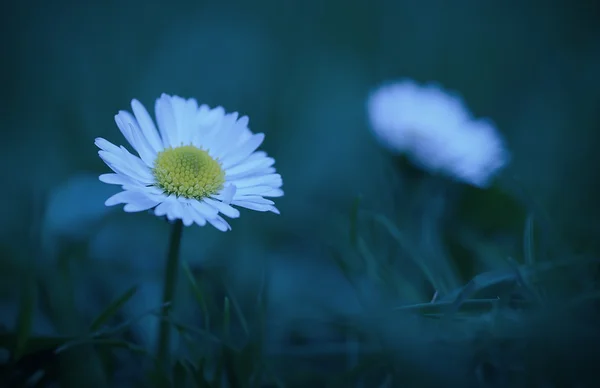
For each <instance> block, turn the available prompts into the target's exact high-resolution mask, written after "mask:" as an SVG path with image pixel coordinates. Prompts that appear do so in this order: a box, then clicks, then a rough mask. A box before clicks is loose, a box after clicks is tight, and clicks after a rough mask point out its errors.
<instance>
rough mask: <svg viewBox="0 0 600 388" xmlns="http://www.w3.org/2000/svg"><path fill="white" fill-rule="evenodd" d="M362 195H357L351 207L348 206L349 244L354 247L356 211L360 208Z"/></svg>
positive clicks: (356, 225) (356, 232)
mask: <svg viewBox="0 0 600 388" xmlns="http://www.w3.org/2000/svg"><path fill="white" fill-rule="evenodd" d="M361 200H362V197H361V196H360V195H359V196H357V197H356V198H355V199H354V201H353V202H352V207H351V208H350V230H349V233H350V245H351V246H352V247H356V239H357V236H358V211H359V209H360V202H361Z"/></svg>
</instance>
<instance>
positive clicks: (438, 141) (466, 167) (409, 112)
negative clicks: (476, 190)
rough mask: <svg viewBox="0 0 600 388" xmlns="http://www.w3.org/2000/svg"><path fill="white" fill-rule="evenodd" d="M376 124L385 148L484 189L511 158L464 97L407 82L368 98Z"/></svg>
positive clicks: (369, 110) (431, 86)
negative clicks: (473, 114) (467, 106)
mask: <svg viewBox="0 0 600 388" xmlns="http://www.w3.org/2000/svg"><path fill="white" fill-rule="evenodd" d="M367 109H368V114H369V119H370V123H371V128H372V130H373V132H374V134H375V136H376V137H377V139H378V140H379V141H380V143H382V144H383V145H384V146H385V147H387V148H389V149H391V150H392V151H394V152H397V153H405V154H406V155H407V156H408V157H409V159H411V160H412V161H413V163H415V164H416V165H418V166H420V167H421V168H423V169H425V170H428V171H430V172H440V173H443V174H446V175H449V176H452V177H454V178H455V179H458V180H462V181H464V182H466V183H469V184H472V185H475V186H479V187H484V186H486V185H488V183H489V181H490V179H491V178H492V176H493V175H495V174H496V173H497V172H498V171H499V170H500V169H501V168H502V167H504V166H505V165H506V164H507V163H508V160H509V159H510V157H509V154H508V152H507V151H506V148H505V146H504V141H503V139H502V137H501V136H500V134H499V133H498V131H497V130H496V128H494V126H493V125H492V124H491V123H490V122H488V121H485V120H477V119H474V118H473V117H472V115H471V113H470V112H469V110H468V109H467V108H466V107H465V105H464V103H463V101H462V100H461V98H460V97H458V96H457V95H455V94H450V93H448V92H446V91H444V90H442V89H441V88H440V87H438V86H437V85H433V84H429V85H425V86H420V85H418V84H416V83H415V82H413V81H410V80H404V81H400V82H398V83H392V84H388V85H385V86H382V87H380V88H379V89H377V90H375V91H374V92H373V93H371V95H370V96H369V99H368V102H367Z"/></svg>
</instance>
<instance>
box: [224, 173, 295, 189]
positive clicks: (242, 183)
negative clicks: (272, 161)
mask: <svg viewBox="0 0 600 388" xmlns="http://www.w3.org/2000/svg"><path fill="white" fill-rule="evenodd" d="M231 183H233V184H234V185H235V186H236V187H237V188H238V189H240V188H244V187H252V186H271V187H280V186H281V185H282V184H283V181H282V180H281V175H279V174H269V175H262V176H253V177H248V178H242V179H237V180H233V181H232V182H231Z"/></svg>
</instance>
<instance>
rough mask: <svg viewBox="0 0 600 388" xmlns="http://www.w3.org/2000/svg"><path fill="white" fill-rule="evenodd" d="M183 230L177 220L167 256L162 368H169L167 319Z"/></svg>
mask: <svg viewBox="0 0 600 388" xmlns="http://www.w3.org/2000/svg"><path fill="white" fill-rule="evenodd" d="M182 232H183V223H182V222H181V220H177V221H175V223H174V224H173V229H172V230H171V239H170V241H169V253H168V256H167V265H166V269H165V285H164V287H165V288H164V291H163V299H162V302H163V305H162V311H161V318H162V319H161V320H160V326H159V332H158V353H157V359H158V362H159V365H160V367H161V368H165V371H166V370H168V366H169V353H170V349H169V348H170V346H169V345H170V334H171V326H170V325H169V322H168V320H167V317H168V315H169V311H170V310H171V306H172V303H173V295H174V294H175V285H176V284H177V272H178V271H179V247H180V245H181V235H182Z"/></svg>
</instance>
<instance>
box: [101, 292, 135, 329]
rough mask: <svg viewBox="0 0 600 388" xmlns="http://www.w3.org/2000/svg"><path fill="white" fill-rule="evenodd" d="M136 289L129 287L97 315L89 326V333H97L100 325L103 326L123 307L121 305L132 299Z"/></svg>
mask: <svg viewBox="0 0 600 388" xmlns="http://www.w3.org/2000/svg"><path fill="white" fill-rule="evenodd" d="M137 289H138V288H137V286H133V287H131V288H130V289H128V290H127V291H125V293H123V295H121V296H120V297H119V298H117V299H116V300H115V301H113V302H112V303H111V304H110V305H108V307H107V308H106V309H105V310H104V311H103V312H102V313H101V314H100V315H98V317H97V318H96V319H94V321H93V322H92V324H91V325H90V331H91V332H94V331H97V330H98V329H100V328H101V327H102V325H104V323H106V322H107V321H108V320H109V319H110V318H112V317H113V316H114V315H115V314H117V312H118V311H119V310H120V309H121V307H123V305H124V304H125V303H127V302H128V301H129V300H130V299H131V298H132V297H133V295H135V293H136V292H137Z"/></svg>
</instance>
